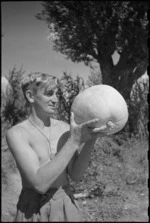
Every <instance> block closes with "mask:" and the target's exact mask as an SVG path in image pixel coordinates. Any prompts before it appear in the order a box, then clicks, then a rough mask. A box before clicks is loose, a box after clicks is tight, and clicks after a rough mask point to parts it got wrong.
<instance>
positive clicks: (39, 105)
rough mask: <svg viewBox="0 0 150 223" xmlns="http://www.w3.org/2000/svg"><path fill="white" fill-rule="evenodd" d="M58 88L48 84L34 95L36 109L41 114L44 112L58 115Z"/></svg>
mask: <svg viewBox="0 0 150 223" xmlns="http://www.w3.org/2000/svg"><path fill="white" fill-rule="evenodd" d="M56 94H57V86H56V85H54V86H51V85H50V84H46V85H44V86H42V87H40V88H38V89H37V91H36V93H34V107H35V108H36V110H38V111H39V112H42V113H43V112H44V113H46V114H48V115H51V114H54V113H56V106H57V102H58V98H57V95H56Z"/></svg>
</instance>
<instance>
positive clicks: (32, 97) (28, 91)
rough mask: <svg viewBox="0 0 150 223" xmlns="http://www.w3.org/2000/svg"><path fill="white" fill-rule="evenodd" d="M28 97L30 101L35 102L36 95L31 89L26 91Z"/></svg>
mask: <svg viewBox="0 0 150 223" xmlns="http://www.w3.org/2000/svg"><path fill="white" fill-rule="evenodd" d="M26 98H27V99H28V101H29V102H30V103H34V95H33V92H32V91H31V90H27V91H26Z"/></svg>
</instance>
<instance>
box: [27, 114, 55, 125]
mask: <svg viewBox="0 0 150 223" xmlns="http://www.w3.org/2000/svg"><path fill="white" fill-rule="evenodd" d="M28 118H29V119H30V121H31V122H33V123H34V124H35V125H36V126H37V127H39V128H40V129H44V127H50V125H51V118H50V117H49V116H44V115H39V114H36V113H35V112H33V111H32V112H31V114H30V115H29V117H28Z"/></svg>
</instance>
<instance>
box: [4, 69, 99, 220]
mask: <svg viewBox="0 0 150 223" xmlns="http://www.w3.org/2000/svg"><path fill="white" fill-rule="evenodd" d="M22 90H23V93H24V96H25V98H26V100H27V101H28V102H29V103H30V108H31V109H30V115H29V117H28V118H27V119H26V120H25V121H23V122H21V123H19V124H17V125H15V126H13V127H12V128H10V129H9V130H8V131H7V134H6V140H7V143H8V146H9V148H10V151H11V153H12V155H13V157H14V159H15V161H16V164H17V167H18V169H19V172H20V176H21V180H22V191H21V194H20V196H19V201H18V204H17V212H16V216H15V219H14V221H15V222H22V221H32V222H34V221H35V222H36V221H39V222H44V221H80V220H81V216H80V211H79V207H78V204H77V201H76V200H75V198H74V196H73V193H72V192H71V190H70V187H69V178H71V179H72V180H74V181H79V180H80V178H81V176H82V175H83V173H84V172H85V170H86V169H87V167H88V161H89V157H90V154H91V150H92V147H93V145H94V142H95V140H96V137H97V134H98V135H100V133H101V134H102V135H103V130H101V129H96V130H94V129H91V128H89V125H90V124H91V123H93V122H97V121H98V120H92V121H89V122H86V123H84V124H80V125H77V124H76V123H75V121H74V114H73V113H72V114H71V119H70V125H69V124H67V123H65V122H62V121H60V120H56V119H53V118H52V117H53V114H54V113H55V112H56V104H57V102H58V100H57V96H56V95H57V79H56V78H55V77H53V76H51V75H48V74H43V73H32V74H30V75H28V76H27V77H25V78H24V79H23V81H22Z"/></svg>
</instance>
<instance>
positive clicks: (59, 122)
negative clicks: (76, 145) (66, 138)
mask: <svg viewBox="0 0 150 223" xmlns="http://www.w3.org/2000/svg"><path fill="white" fill-rule="evenodd" d="M53 124H54V125H55V126H57V128H59V130H62V131H63V132H65V131H69V130H70V125H69V124H68V123H66V122H64V121H62V120H57V119H53Z"/></svg>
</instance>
